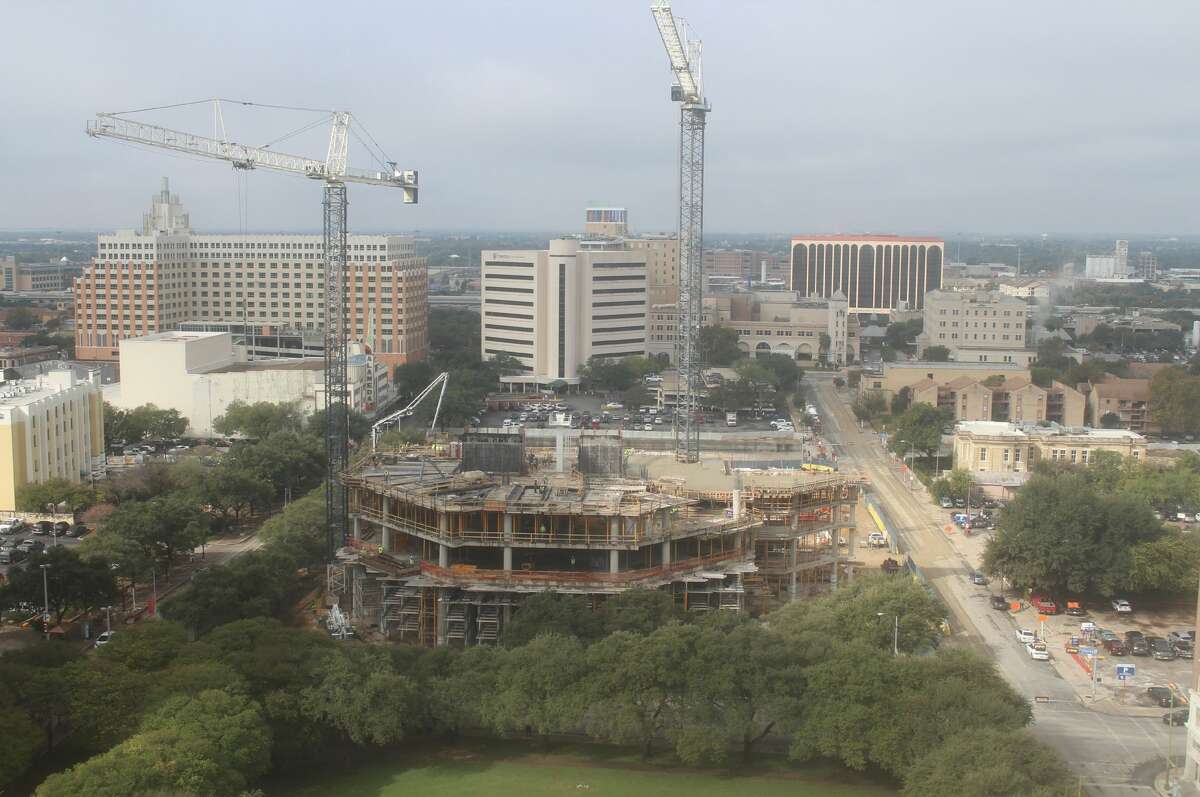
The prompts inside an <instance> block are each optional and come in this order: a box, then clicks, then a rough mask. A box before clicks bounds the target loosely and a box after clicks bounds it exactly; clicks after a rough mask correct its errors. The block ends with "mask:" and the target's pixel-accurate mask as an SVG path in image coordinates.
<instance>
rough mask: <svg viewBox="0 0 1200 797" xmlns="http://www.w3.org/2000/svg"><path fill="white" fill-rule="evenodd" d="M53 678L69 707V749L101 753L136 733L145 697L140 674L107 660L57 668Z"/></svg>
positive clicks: (86, 661)
mask: <svg viewBox="0 0 1200 797" xmlns="http://www.w3.org/2000/svg"><path fill="white" fill-rule="evenodd" d="M120 636H121V634H117V635H116V636H115V637H114V638H113V639H114V641H115V640H116V639H117V638H119V637H120ZM55 676H56V680H57V681H58V683H59V687H60V688H61V689H62V690H63V691H64V692H65V694H66V698H67V705H68V706H69V709H68V712H69V718H70V725H71V734H70V736H68V737H67V742H68V743H69V745H70V747H71V749H73V750H75V751H78V752H83V753H87V754H90V755H94V754H96V753H102V752H104V751H105V750H108V749H109V748H110V747H112V746H114V745H117V744H120V743H121V742H123V741H125V740H126V739H128V738H129V737H130V736H132V735H133V734H134V733H136V732H137V729H138V724H139V723H140V722H141V718H142V712H143V710H144V708H145V705H146V696H147V689H146V687H147V684H146V679H145V678H144V677H143V676H142V674H141V673H138V672H135V671H133V670H131V669H129V668H128V667H126V666H125V665H124V664H122V663H120V662H118V661H114V660H110V659H98V660H95V661H89V660H86V659H84V660H79V661H73V662H71V663H70V664H68V665H66V666H65V667H62V668H60V669H59V670H58V671H57V672H56V673H55Z"/></svg>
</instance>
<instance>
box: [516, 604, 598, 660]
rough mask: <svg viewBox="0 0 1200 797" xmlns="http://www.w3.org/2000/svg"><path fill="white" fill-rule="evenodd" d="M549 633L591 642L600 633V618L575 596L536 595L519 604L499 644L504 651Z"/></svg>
mask: <svg viewBox="0 0 1200 797" xmlns="http://www.w3.org/2000/svg"><path fill="white" fill-rule="evenodd" d="M549 633H555V634H561V635H563V636H569V637H574V638H575V639H579V640H582V641H583V642H585V643H586V642H591V641H593V640H595V639H598V638H599V637H600V636H601V635H602V634H603V633H604V623H603V618H602V617H601V616H600V615H599V614H598V613H597V612H594V611H592V610H591V608H589V607H588V605H587V601H585V600H584V599H583V598H582V597H580V596H579V595H569V594H566V593H559V592H539V593H537V594H535V595H530V596H529V597H528V598H526V599H525V600H524V601H522V602H521V605H520V607H518V608H517V611H516V613H515V614H514V615H513V619H512V620H511V621H510V622H509V623H508V624H507V625H506V626H505V628H504V634H503V637H502V639H501V641H502V642H503V644H504V645H505V646H506V647H520V646H522V645H527V644H529V643H530V642H532V641H533V640H534V639H535V638H537V637H538V636H540V635H542V634H549Z"/></svg>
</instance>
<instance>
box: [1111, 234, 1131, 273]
mask: <svg viewBox="0 0 1200 797" xmlns="http://www.w3.org/2000/svg"><path fill="white" fill-rule="evenodd" d="M1113 254H1114V256H1115V259H1116V268H1117V276H1118V277H1128V276H1129V241H1117V247H1116V250H1115V251H1114V252H1113Z"/></svg>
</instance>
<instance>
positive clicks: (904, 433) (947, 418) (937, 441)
mask: <svg viewBox="0 0 1200 797" xmlns="http://www.w3.org/2000/svg"><path fill="white" fill-rule="evenodd" d="M953 419H954V416H953V415H951V414H950V411H949V410H947V409H945V408H939V407H934V406H932V405H930V404H925V403H920V404H913V405H912V406H911V407H909V408H908V409H906V410H904V412H903V413H901V414H900V415H899V416H898V417H897V418H896V419H895V423H894V426H893V429H892V436H891V438H890V439H889V440H888V447H889V448H891V449H892V451H895V452H896V453H897V454H899V455H900V456H906V455H908V454H909V453H914V454H919V455H921V456H926V457H929V456H933V454H934V452H936V451H937V450H938V449H939V448H940V447H941V445H942V427H943V426H945V425H946V424H948V423H950V422H951V421H952V420H953Z"/></svg>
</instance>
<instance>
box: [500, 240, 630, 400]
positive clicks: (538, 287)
mask: <svg viewBox="0 0 1200 797" xmlns="http://www.w3.org/2000/svg"><path fill="white" fill-rule="evenodd" d="M482 260H483V262H482V267H481V270H480V274H481V283H482V290H481V296H482V299H481V303H480V315H481V319H480V323H481V324H482V328H483V329H482V332H483V334H482V338H483V340H482V344H481V345H482V350H483V351H482V354H483V357H484V358H485V359H492V358H494V357H496V356H498V355H508V356H510V357H514V358H516V360H517V361H518V362H519V363H521V366H522V373H521V374H519V375H515V376H508V377H504V381H505V382H506V383H509V384H514V385H516V384H520V385H527V386H533V385H538V386H543V387H544V386H546V385H549V384H552V383H554V382H556V381H560V380H561V381H563V382H565V383H567V384H577V383H578V381H579V367H580V366H581V365H583V364H584V363H586V362H587V361H588V359H589V358H591V357H593V356H598V357H613V358H619V357H628V356H633V355H638V356H644V355H645V353H646V255H645V253H644V252H643V251H638V250H636V249H633V248H631V247H629V246H628V245H627V244H626V242H625V241H624V240H622V239H620V238H608V239H586V238H584V239H579V238H560V239H555V240H552V241H550V246H549V248H548V249H543V250H527V251H507V252H501V251H485V252H483V253H482Z"/></svg>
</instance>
